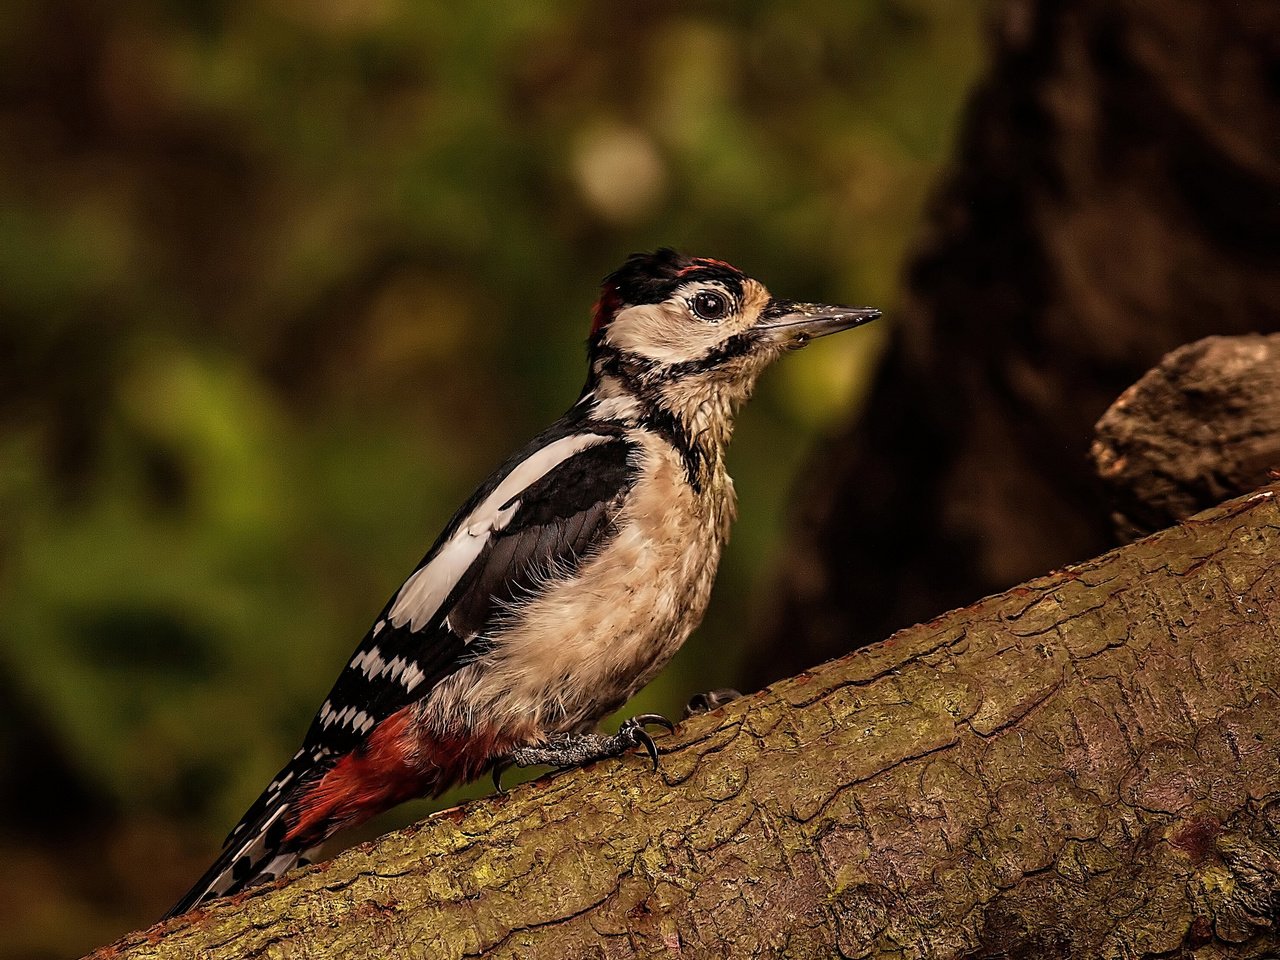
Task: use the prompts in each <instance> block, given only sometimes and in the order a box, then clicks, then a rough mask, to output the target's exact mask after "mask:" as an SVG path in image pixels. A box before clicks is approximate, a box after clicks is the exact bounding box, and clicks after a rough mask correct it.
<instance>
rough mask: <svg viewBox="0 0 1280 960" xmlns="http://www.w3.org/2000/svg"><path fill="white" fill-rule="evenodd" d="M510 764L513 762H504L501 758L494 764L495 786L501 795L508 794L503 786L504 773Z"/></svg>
mask: <svg viewBox="0 0 1280 960" xmlns="http://www.w3.org/2000/svg"><path fill="white" fill-rule="evenodd" d="M510 766H511V764H509V763H504V762H503V761H501V760H499V761H498V762H497V763H495V764H494V765H493V786H494V789H495V790H497V791H498V795H499V796H506V794H507V791H506V790H504V789H503V788H502V775H503V774H504V773H505V772H506V770H507V768H508V767H510Z"/></svg>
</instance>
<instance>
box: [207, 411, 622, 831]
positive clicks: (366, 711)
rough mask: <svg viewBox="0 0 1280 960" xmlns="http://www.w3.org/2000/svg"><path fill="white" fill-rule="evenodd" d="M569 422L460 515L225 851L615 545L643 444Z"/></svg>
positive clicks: (386, 612)
mask: <svg viewBox="0 0 1280 960" xmlns="http://www.w3.org/2000/svg"><path fill="white" fill-rule="evenodd" d="M569 426H570V425H568V424H565V423H564V422H562V423H561V424H560V425H558V427H559V429H557V428H554V427H553V428H552V429H551V430H549V431H547V432H546V433H544V434H542V435H541V436H540V437H538V438H537V439H535V440H534V441H533V442H532V443H531V444H530V445H529V446H528V447H526V448H525V450H523V451H521V452H520V453H518V454H517V455H516V456H514V457H512V458H511V460H509V461H508V462H507V463H506V464H504V465H503V467H502V468H500V469H499V470H498V471H497V472H496V473H495V474H494V475H493V476H492V477H490V478H489V480H488V481H487V482H486V483H485V484H484V485H483V486H481V487H480V489H479V490H477V491H476V493H475V494H474V495H473V496H472V497H471V499H470V500H469V501H468V502H467V503H466V504H465V505H464V506H463V507H462V509H461V510H459V511H458V513H457V514H456V515H455V516H454V518H453V520H452V521H451V522H450V523H449V525H448V526H447V527H446V528H445V530H444V532H443V533H442V534H441V535H440V537H439V539H438V540H437V541H436V543H435V545H434V546H432V548H431V550H430V551H428V553H427V555H426V556H425V557H424V558H423V559H422V562H421V563H419V565H418V567H417V568H416V569H415V570H414V572H413V573H412V574H411V575H410V576H409V578H408V579H407V580H406V581H405V582H404V585H403V586H401V588H400V590H399V591H398V592H397V593H396V594H395V596H394V597H392V598H391V600H390V601H389V602H388V603H387V605H386V607H385V608H384V609H383V611H382V615H381V616H379V618H378V619H377V621H376V622H375V623H374V624H373V626H372V628H370V630H369V632H368V633H367V634H366V635H365V637H364V640H363V641H362V642H361V644H360V646H359V647H357V648H356V651H355V653H354V655H353V656H352V658H351V660H350V661H349V662H348V664H347V666H346V668H345V669H344V670H343V672H342V673H341V675H340V676H339V677H338V680H337V682H336V683H335V684H334V686H333V689H332V690H331V691H330V693H329V696H328V697H327V698H326V699H325V701H324V704H323V705H322V706H321V708H320V710H319V712H318V713H317V714H316V716H315V719H314V720H313V721H312V724H311V727H310V729H309V730H308V732H307V736H306V739H305V741H304V743H303V746H302V749H301V750H299V751H298V753H297V754H295V756H294V757H293V759H292V760H291V761H290V762H289V763H288V764H287V765H286V766H285V767H284V769H283V770H281V771H280V773H279V774H278V775H277V776H276V778H275V779H274V780H273V781H272V782H271V785H270V786H269V787H268V788H267V790H266V791H265V792H264V793H263V795H262V796H261V797H260V798H259V799H258V801H257V802H256V803H255V804H254V805H253V807H251V808H250V810H249V811H248V812H247V813H246V814H245V816H244V818H243V819H242V820H241V822H240V823H239V824H238V825H237V826H236V828H235V829H234V830H232V832H231V834H230V836H228V838H227V843H228V844H230V843H232V842H233V841H236V840H237V838H238V837H240V836H241V834H244V833H245V832H246V830H247V828H248V827H249V826H250V825H252V824H255V823H258V822H261V821H263V820H264V819H265V818H266V817H268V816H269V815H270V813H271V812H272V811H273V810H274V809H276V808H278V807H279V806H280V804H281V803H282V802H283V799H284V798H285V797H286V795H287V794H289V793H291V792H292V791H294V790H296V789H298V787H299V786H300V785H301V784H303V783H307V782H314V781H315V780H316V779H317V778H318V777H319V776H321V775H323V773H324V771H325V770H327V769H328V768H329V767H331V766H332V765H333V764H334V763H335V762H336V761H337V760H338V759H339V758H340V757H342V756H343V755H345V754H347V753H348V752H350V751H351V750H353V749H355V748H356V747H357V746H358V745H359V744H360V743H361V742H362V741H364V740H365V738H366V737H367V736H368V734H369V733H370V731H372V730H373V729H374V728H375V727H376V726H377V725H378V724H379V723H381V722H382V721H383V720H385V719H387V718H388V717H390V716H391V715H392V714H394V713H396V712H398V711H399V710H401V709H403V708H404V707H406V706H408V705H409V704H411V703H413V702H415V701H417V700H419V699H421V698H423V697H424V696H426V695H427V694H428V693H429V692H430V690H431V689H432V687H434V686H435V685H436V684H437V683H439V682H440V681H441V680H442V679H444V678H445V677H448V676H449V675H450V674H452V673H454V672H455V671H456V670H458V669H459V668H460V667H461V666H462V665H463V664H465V663H466V662H467V661H468V659H469V658H470V657H471V656H472V651H471V649H469V648H470V647H471V645H472V644H474V643H476V641H477V638H479V637H482V636H484V635H485V634H486V633H487V632H488V631H490V630H491V629H493V628H494V627H495V626H496V625H497V624H498V623H499V619H500V618H501V617H502V616H503V614H504V611H507V610H509V609H510V606H511V604H512V602H513V601H518V600H520V599H523V598H527V597H529V596H530V595H531V594H533V593H534V592H536V591H537V590H538V589H540V586H541V585H543V584H544V583H545V582H546V579H547V576H548V573H549V572H552V571H554V572H555V573H556V575H558V576H570V575H572V573H573V572H574V571H575V570H576V569H577V568H578V566H579V565H580V564H581V563H582V561H583V559H584V558H586V557H589V556H591V555H592V554H593V553H594V552H595V551H597V550H599V548H600V547H601V546H602V545H603V544H605V543H607V542H608V540H609V539H610V538H611V537H612V535H613V522H614V519H615V517H616V515H617V512H618V509H619V507H620V504H621V502H622V500H623V498H624V497H625V496H626V493H627V491H628V490H629V489H630V487H631V485H632V484H633V483H634V481H635V478H636V473H637V469H638V467H637V464H636V460H637V456H638V454H637V448H636V445H635V444H634V443H633V442H631V441H629V440H627V439H626V438H625V437H623V436H622V435H621V434H620V432H619V431H617V430H611V429H610V428H608V427H603V426H602V427H601V428H600V430H599V432H581V431H579V430H571V429H569Z"/></svg>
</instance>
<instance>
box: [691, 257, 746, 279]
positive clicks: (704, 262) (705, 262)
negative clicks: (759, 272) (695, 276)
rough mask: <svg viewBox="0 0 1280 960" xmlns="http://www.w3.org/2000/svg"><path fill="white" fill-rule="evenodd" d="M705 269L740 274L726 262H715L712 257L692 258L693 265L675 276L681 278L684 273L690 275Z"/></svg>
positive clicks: (739, 271)
mask: <svg viewBox="0 0 1280 960" xmlns="http://www.w3.org/2000/svg"><path fill="white" fill-rule="evenodd" d="M707 267H719V268H721V269H722V270H732V271H733V272H734V273H741V272H742V271H741V270H739V269H738V268H737V267H735V266H734V265H733V264H732V263H729V262H728V261H727V260H716V259H715V258H714V257H694V259H693V263H691V264H689V266H687V267H685V268H684V269H682V270H681V271H680V272H679V273H677V274H676V276H677V277H683V276H684V275H685V274H686V273H692V272H693V271H694V270H705V269H706V268H707Z"/></svg>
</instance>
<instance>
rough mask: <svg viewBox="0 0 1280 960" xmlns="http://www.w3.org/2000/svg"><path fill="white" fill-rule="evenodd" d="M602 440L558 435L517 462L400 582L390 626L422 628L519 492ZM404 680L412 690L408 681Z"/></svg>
mask: <svg viewBox="0 0 1280 960" xmlns="http://www.w3.org/2000/svg"><path fill="white" fill-rule="evenodd" d="M608 439H610V438H609V437H607V436H602V435H600V434H594V433H591V434H585V435H580V436H572V437H564V438H563V439H560V440H557V441H555V442H554V443H549V444H547V445H546V446H545V447H543V448H542V449H540V450H538V451H537V452H535V453H534V454H533V455H532V456H530V457H529V458H528V459H526V460H523V461H521V462H520V463H518V464H517V465H516V467H515V469H514V470H512V471H511V472H510V473H509V474H507V475H506V477H504V478H503V480H502V482H501V483H499V484H498V487H497V489H495V490H494V491H493V492H492V493H491V494H489V496H487V497H485V499H484V501H483V502H482V503H481V504H480V505H479V506H478V507H476V508H475V509H474V510H473V511H471V513H470V514H469V515H468V516H467V517H466V518H465V519H464V520H463V521H462V523H461V524H460V525H459V527H458V529H457V531H456V532H455V533H454V534H453V536H452V537H450V538H449V539H448V540H447V541H446V542H445V543H444V544H442V545H441V547H440V549H439V550H437V551H436V554H435V556H433V557H432V558H431V560H430V561H428V562H427V563H426V564H425V565H424V566H423V567H422V569H420V570H419V571H418V572H417V573H415V574H414V575H413V576H411V577H410V578H409V579H408V580H406V581H405V582H404V586H402V587H401V588H400V592H399V593H398V594H396V599H395V602H394V603H393V604H392V605H391V609H390V611H388V614H387V619H388V620H389V621H390V622H391V624H392V625H393V626H395V627H403V626H405V625H406V624H408V626H409V629H410V630H421V629H422V628H423V627H425V626H426V625H427V623H428V622H429V621H430V620H431V618H432V617H434V616H435V615H436V613H437V612H438V611H439V610H440V605H441V604H442V603H444V601H445V598H446V597H448V596H449V594H450V592H452V590H453V588H454V587H455V586H457V584H458V581H459V580H460V579H461V578H462V575H463V574H464V573H466V572H467V570H468V569H469V568H470V567H471V564H473V563H475V561H476V558H477V557H479V556H480V553H481V551H483V550H484V548H485V544H487V543H488V542H489V539H490V537H491V536H492V534H493V532H494V531H495V530H501V529H502V528H503V527H505V526H506V525H507V524H508V523H510V522H511V518H512V517H514V516H515V514H516V511H517V510H519V509H520V500H519V496H520V494H521V493H522V492H523V491H524V490H526V489H528V488H529V487H530V486H532V485H533V484H534V483H536V482H537V481H539V480H540V479H542V478H543V477H544V476H546V475H547V474H548V473H550V472H551V471H552V470H554V469H555V468H556V467H558V466H559V465H560V464H561V463H563V462H564V461H566V460H568V459H569V458H570V457H572V456H573V455H574V454H577V453H580V452H581V451H583V450H585V449H587V448H588V447H592V446H595V445H596V444H599V443H604V442H605V441H606V440H608ZM419 679H420V678H416V679H414V682H413V685H412V686H416V685H417V682H418V680H419ZM405 685H406V686H407V687H409V689H412V686H410V684H409V683H407V682H406V684H405Z"/></svg>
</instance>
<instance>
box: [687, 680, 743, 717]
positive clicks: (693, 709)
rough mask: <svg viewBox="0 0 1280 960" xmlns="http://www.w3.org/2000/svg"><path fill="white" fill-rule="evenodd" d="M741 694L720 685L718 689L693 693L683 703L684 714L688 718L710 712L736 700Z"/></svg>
mask: <svg viewBox="0 0 1280 960" xmlns="http://www.w3.org/2000/svg"><path fill="white" fill-rule="evenodd" d="M740 696H742V694H740V693H739V692H738V691H737V690H734V689H733V688H732V687H721V688H720V689H718V690H708V691H707V692H706V693H695V694H694V695H693V696H692V697H690V698H689V702H688V703H687V704H685V708H684V716H685V719H686V720H687V719H689V718H690V717H692V716H696V715H697V714H699V713H710V712H711V711H712V710H715V709H717V708H718V707H723V706H724V705H725V704H726V703H729V702H730V701H732V700H737V699H738V698H739V697H740Z"/></svg>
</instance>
